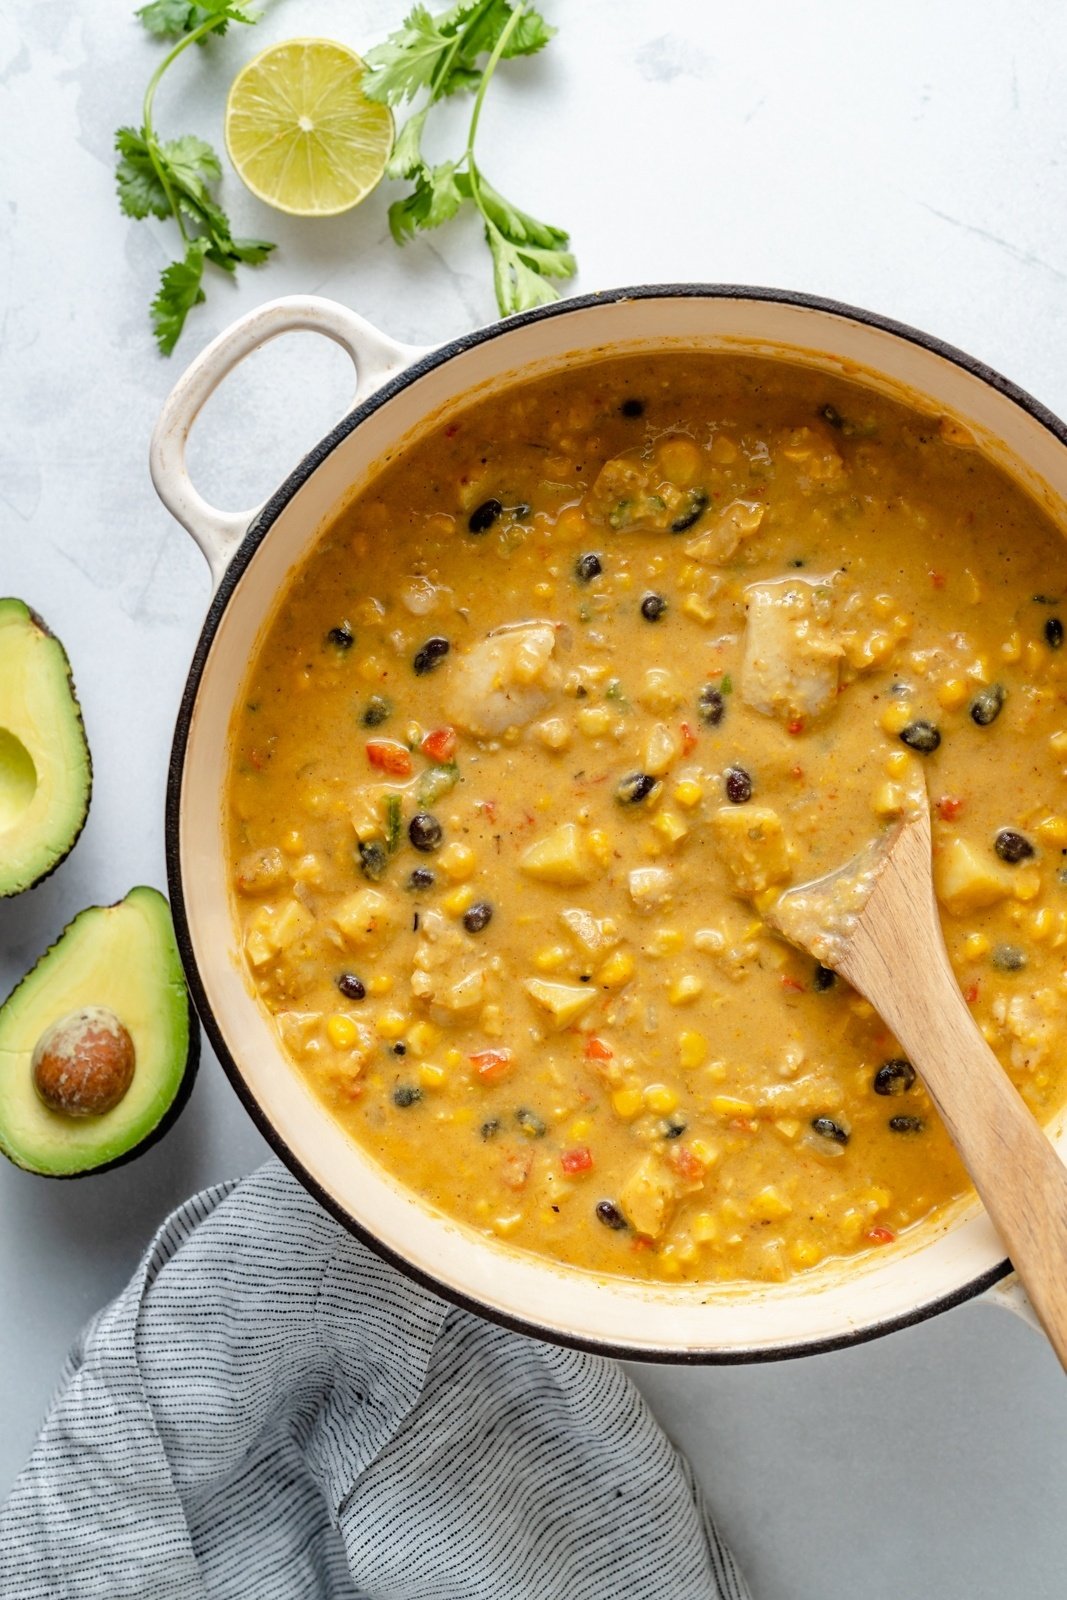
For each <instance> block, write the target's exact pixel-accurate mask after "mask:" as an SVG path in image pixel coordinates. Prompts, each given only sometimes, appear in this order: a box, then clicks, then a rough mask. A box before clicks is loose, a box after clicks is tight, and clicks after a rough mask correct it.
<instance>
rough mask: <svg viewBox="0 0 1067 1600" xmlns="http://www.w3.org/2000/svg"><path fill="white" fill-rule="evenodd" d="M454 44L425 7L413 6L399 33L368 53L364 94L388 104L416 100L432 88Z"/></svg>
mask: <svg viewBox="0 0 1067 1600" xmlns="http://www.w3.org/2000/svg"><path fill="white" fill-rule="evenodd" d="M457 9H458V8H457ZM448 15H449V13H447V12H446V13H445V16H446V17H447V16H448ZM451 44H452V40H451V38H450V37H449V35H448V34H446V33H444V32H442V31H441V28H440V26H439V23H438V19H435V18H434V17H432V16H431V15H430V13H429V12H428V11H427V9H426V7H425V6H421V5H417V6H413V7H412V8H411V10H410V11H409V12H408V14H407V16H406V17H405V18H404V21H403V24H402V25H401V26H400V27H399V28H397V30H396V32H395V33H391V34H390V35H389V37H388V39H386V40H385V41H384V43H383V44H379V45H375V47H374V49H373V50H370V51H368V53H367V56H366V62H367V66H368V67H369V68H370V71H369V72H367V73H366V74H365V75H364V77H363V81H362V84H361V85H360V87H361V88H362V90H363V93H364V94H365V95H367V96H368V98H369V99H371V100H384V101H385V102H386V104H387V105H398V104H399V103H400V102H401V101H402V100H413V99H414V97H415V96H416V95H417V94H418V92H419V90H420V89H428V88H429V87H430V82H431V80H432V78H433V74H434V69H435V67H437V66H438V65H439V63H440V62H441V60H442V58H443V57H444V55H445V53H446V52H447V51H448V49H449V48H450V46H451Z"/></svg>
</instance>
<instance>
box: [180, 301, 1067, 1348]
mask: <svg viewBox="0 0 1067 1600" xmlns="http://www.w3.org/2000/svg"><path fill="white" fill-rule="evenodd" d="M671 299H697V300H699V299H707V300H749V301H754V302H764V303H766V302H770V303H776V304H781V305H790V306H796V307H799V308H800V309H802V310H808V311H818V312H822V313H824V314H826V315H829V316H834V317H838V318H841V319H842V320H847V321H850V322H858V323H862V324H864V325H866V326H867V327H871V328H877V329H879V330H880V331H881V332H884V333H889V334H893V335H895V336H896V337H897V338H898V339H901V340H903V341H905V342H906V343H909V344H914V345H918V346H919V347H920V348H922V349H923V350H926V351H929V352H930V353H931V354H933V355H937V356H940V357H941V358H942V359H944V360H945V361H948V362H950V363H951V364H952V365H954V366H957V367H960V368H962V370H963V371H965V372H967V373H969V374H970V375H971V376H972V377H975V378H978V379H979V380H980V381H981V382H983V383H985V384H987V385H988V386H989V387H990V388H992V389H995V390H996V391H997V392H998V393H999V394H1002V395H1003V396H1005V398H1006V399H1008V400H1011V401H1012V402H1013V403H1014V404H1015V405H1017V406H1018V407H1019V408H1020V409H1021V410H1022V411H1025V412H1026V413H1027V414H1028V415H1029V416H1031V417H1033V418H1034V420H1035V421H1036V422H1038V423H1040V424H1041V426H1042V427H1044V428H1045V429H1047V431H1048V432H1049V433H1051V434H1052V435H1053V437H1054V438H1055V439H1056V440H1057V441H1058V442H1059V443H1060V444H1061V445H1064V446H1065V447H1067V425H1065V424H1064V423H1063V422H1062V421H1061V420H1060V419H1059V418H1058V417H1057V416H1056V415H1055V414H1054V413H1053V412H1052V411H1050V410H1049V409H1048V408H1047V407H1046V406H1043V405H1042V404H1041V402H1040V401H1039V400H1036V399H1035V398H1034V397H1033V396H1032V395H1031V394H1029V393H1027V391H1026V390H1025V389H1022V388H1020V387H1019V385H1018V384H1015V383H1012V382H1011V380H1010V379H1008V378H1005V377H1004V376H1003V375H1002V374H1001V373H999V372H997V371H995V370H994V369H993V368H992V367H989V366H986V365H985V363H984V362H981V361H978V360H976V359H975V358H974V357H973V356H970V355H967V354H966V352H965V351H962V350H960V349H958V348H957V347H956V346H955V345H951V344H948V343H946V342H945V341H944V340H942V339H937V338H934V337H933V336H932V335H930V334H927V333H923V332H921V331H920V330H919V329H917V328H913V327H911V326H909V325H908V324H907V323H903V322H896V321H894V320H893V319H892V318H889V317H883V316H880V315H879V314H877V313H876V312H873V311H866V310H863V309H860V308H858V307H856V306H851V305H847V304H845V303H843V302H841V301H837V300H829V299H825V298H823V297H821V296H819V295H810V294H804V293H801V292H799V291H794V290H788V289H772V288H761V287H753V286H750V285H745V284H712V283H707V284H703V283H667V284H642V285H638V286H635V287H631V288H620V289H612V290H607V291H604V292H602V293H597V294H587V295H576V296H574V297H573V298H570V299H566V300H558V301H555V302H553V303H552V304H550V305H546V306H538V307H536V308H535V309H533V310H531V311H524V312H520V313H519V314H517V315H515V316H511V317H508V318H506V319H504V320H502V321H498V322H493V323H490V324H488V326H486V327H484V328H478V329H476V330H475V331H474V332H472V333H466V334H462V335H461V336H460V337H459V338H456V339H452V340H450V341H449V342H448V343H446V344H443V345H440V346H437V347H435V348H434V349H433V350H431V351H429V352H428V353H427V354H426V355H424V356H421V357H419V358H418V359H417V360H416V361H414V362H413V363H412V364H411V365H410V366H408V367H405V368H404V369H403V370H402V371H401V372H399V373H397V374H396V375H395V376H394V377H392V378H390V379H388V380H387V381H386V382H385V383H384V384H383V385H382V386H381V388H379V389H377V390H376V391H375V392H374V393H373V394H372V395H370V396H369V397H368V398H367V399H366V400H364V401H361V402H360V403H359V404H357V405H356V406H355V407H354V408H353V409H352V410H351V411H350V412H348V413H347V414H346V415H345V416H344V417H343V418H342V419H341V421H340V422H338V423H337V424H336V426H335V427H334V428H333V429H331V431H330V432H329V433H328V434H327V435H326V436H325V437H324V438H323V439H322V440H321V441H320V442H319V443H318V444H317V445H315V446H314V448H313V449H312V450H310V451H309V452H308V454H307V455H306V456H304V458H303V460H301V461H300V462H299V463H298V464H297V466H296V467H295V468H294V469H293V471H292V472H291V473H290V474H289V475H288V477H287V478H286V479H285V480H284V482H283V483H282V484H281V485H280V486H279V487H278V489H277V490H276V491H275V493H274V494H273V495H272V496H271V497H270V499H269V500H268V501H267V502H266V504H265V505H264V506H263V508H262V509H261V510H260V511H259V512H258V513H257V514H256V516H255V517H254V518H253V520H252V522H251V524H250V526H249V528H248V531H247V533H246V534H245V536H244V538H243V540H242V541H241V544H240V545H239V547H238V549H237V551H236V552H235V554H234V556H233V558H232V560H231V561H230V563H229V565H228V566H227V568H226V571H225V572H224V574H223V577H222V580H221V582H220V584H219V586H218V589H217V590H216V592H215V594H214V595H213V597H212V601H211V605H210V607H209V609H208V613H207V616H206V618H205V619H204V624H203V628H202V629H201V633H200V638H199V640H198V641H197V646H196V650H195V652H194V655H193V659H192V664H191V666H190V669H189V676H188V678H187V680H186V684H185V689H184V691H183V693H182V699H181V704H180V707H179V710H178V715H177V720H176V724H175V730H174V739H173V743H172V746H171V755H170V763H169V769H168V777H167V802H166V820H165V845H166V858H167V880H168V884H169V888H170V899H171V907H172V911H173V914H174V927H175V933H176V936H177V941H178V949H179V951H180V954H181V958H182V963H183V965H184V967H185V973H186V978H187V981H188V984H189V988H190V992H191V994H192V996H193V1000H194V1002H195V1005H196V1009H197V1011H198V1012H199V1014H200V1019H201V1022H202V1023H203V1025H204V1029H205V1031H206V1032H207V1035H208V1038H209V1039H210V1040H211V1044H212V1046H213V1048H214V1050H215V1054H216V1055H217V1057H218V1059H219V1062H220V1064H221V1066H222V1069H223V1071H224V1072H225V1073H226V1076H227V1077H228V1078H229V1080H230V1083H231V1084H232V1086H233V1088H234V1090H235V1091H236V1093H237V1096H238V1098H239V1099H240V1100H241V1102H242V1104H243V1105H244V1107H245V1109H246V1111H247V1112H248V1114H249V1116H250V1117H251V1118H252V1121H253V1122H254V1123H255V1125H256V1127H257V1128H258V1130H259V1132H260V1133H261V1134H262V1136H263V1138H264V1139H265V1140H266V1142H267V1144H268V1145H269V1146H270V1147H271V1149H272V1150H273V1151H274V1153H275V1154H276V1155H277V1156H278V1157H279V1158H280V1159H281V1160H282V1161H283V1162H284V1163H285V1165H286V1166H287V1167H288V1168H289V1170H290V1171H291V1172H292V1173H293V1175H294V1176H295V1177H296V1178H297V1179H299V1181H300V1183H301V1184H302V1185H303V1186H304V1188H306V1189H307V1190H308V1192H309V1193H310V1194H312V1195H313V1196H314V1198H315V1199H316V1200H317V1201H318V1203H319V1204H320V1205H321V1206H322V1207H323V1208H324V1209H325V1210H326V1211H327V1212H329V1214H330V1215H331V1216H333V1217H334V1218H335V1219H336V1221H338V1222H339V1223H340V1224H341V1225H342V1227H344V1228H345V1229H346V1230H347V1232H349V1233H351V1234H354V1235H355V1236H356V1237H357V1238H358V1239H360V1240H361V1242H362V1243H364V1244H366V1245H367V1246H369V1248H370V1249H372V1250H374V1251H375V1253H376V1254H377V1255H379V1256H381V1257H382V1259H383V1260H385V1261H387V1262H389V1263H390V1265H391V1266H394V1267H396V1268H397V1269H398V1270H399V1271H400V1272H402V1273H404V1274H405V1276H407V1277H409V1278H412V1279H414V1280H415V1281H416V1282H418V1283H420V1284H422V1285H423V1287H425V1288H427V1289H429V1290H431V1291H432V1292H433V1293H434V1294H436V1295H439V1296H440V1297H441V1298H443V1299H445V1300H448V1301H450V1302H451V1303H452V1304H453V1305H456V1306H460V1307H462V1308H463V1309H464V1310H467V1311H471V1312H473V1313H475V1314H476V1315H477V1316H481V1317H484V1318H487V1319H488V1320H490V1321H492V1322H494V1323H497V1324H498V1325H500V1326H502V1327H506V1328H510V1329H511V1330H513V1331H514V1332H516V1333H520V1334H525V1335H527V1336H530V1337H533V1338H536V1339H542V1340H545V1341H547V1342H548V1343H551V1344H558V1345H563V1346H566V1347H569V1348H572V1349H580V1350H588V1351H591V1352H592V1353H594V1354H597V1355H603V1356H610V1357H614V1358H616V1359H618V1360H626V1361H647V1362H658V1363H663V1364H670V1365H679V1366H700V1365H709V1366H739V1365H744V1364H748V1363H755V1362H765V1361H782V1360H791V1359H796V1358H799V1357H801V1356H810V1355H824V1354H828V1353H830V1352H831V1351H834V1350H842V1349H845V1348H847V1347H849V1346H851V1345H857V1344H865V1343H867V1342H869V1341H870V1340H872V1339H878V1338H883V1337H884V1336H885V1335H886V1334H890V1333H895V1332H897V1331H898V1330H899V1329H902V1328H908V1327H914V1326H916V1325H917V1324H918V1323H921V1322H925V1321H926V1320H927V1319H928V1318H930V1317H934V1316H938V1315H940V1313H941V1312H944V1311H949V1310H951V1309H952V1308H953V1307H954V1306H959V1305H963V1304H964V1303H965V1302H966V1301H968V1300H971V1299H974V1298H975V1297H976V1296H978V1295H981V1294H984V1293H985V1291H986V1290H987V1289H990V1288H991V1287H992V1286H993V1285H994V1284H995V1283H997V1282H999V1281H1000V1280H1001V1279H1003V1278H1005V1277H1006V1276H1007V1275H1008V1274H1009V1273H1010V1272H1011V1271H1012V1264H1011V1262H1010V1261H1008V1260H1003V1261H1000V1262H998V1263H997V1264H996V1265H994V1266H993V1267H990V1268H989V1269H988V1270H987V1271H985V1272H983V1273H980V1274H979V1275H978V1276H977V1277H975V1278H972V1279H970V1280H969V1281H968V1282H967V1283H965V1284H962V1285H961V1286H960V1287H959V1288H957V1289H953V1290H951V1291H950V1292H948V1293H946V1294H943V1295H939V1296H937V1297H936V1298H934V1299H933V1300H927V1301H923V1302H922V1303H921V1304H919V1305H916V1306H914V1307H913V1308H912V1309H911V1310H909V1311H906V1312H902V1313H900V1314H899V1315H897V1316H893V1317H886V1318H883V1319H881V1320H880V1321H877V1322H874V1323H867V1324H864V1325H863V1326H862V1327H857V1328H848V1329H842V1331H841V1332H840V1333H835V1334H832V1335H829V1336H827V1337H824V1338H818V1339H803V1340H797V1341H790V1342H789V1343H788V1344H781V1345H766V1346H763V1345H760V1346H740V1347H731V1348H728V1349H702V1350H673V1349H663V1348H655V1347H650V1346H642V1347H640V1348H629V1347H627V1346H624V1345H617V1344H613V1343H612V1342H611V1341H610V1340H608V1339H603V1340H600V1339H587V1338H582V1337H578V1336H577V1335H568V1334H566V1333H563V1332H561V1331H560V1330H559V1329H557V1328H554V1327H545V1326H543V1325H541V1324H539V1323H537V1322H535V1321H532V1320H529V1319H526V1318H520V1317H516V1316H511V1315H509V1314H507V1313H506V1312H503V1311H500V1310H499V1309H498V1308H497V1307H495V1306H490V1305H486V1304H484V1303H483V1302H482V1301H480V1300H478V1299H477V1298H475V1297H474V1296H470V1295H467V1294H464V1293H463V1292H462V1291H461V1290H458V1289H456V1288H455V1287H454V1286H453V1285H451V1284H449V1283H448V1282H445V1281H443V1280H442V1279H439V1278H436V1277H434V1276H433V1275H432V1274H430V1273H426V1272H423V1271H422V1270H421V1269H420V1268H417V1267H415V1266H413V1265H412V1264H411V1262H409V1261H408V1260H407V1259H406V1258H405V1257H404V1256H402V1255H400V1254H399V1253H398V1252H396V1251H394V1250H392V1249H391V1248H390V1247H389V1246H388V1245H386V1244H384V1243H383V1242H382V1241H381V1240H380V1239H378V1238H377V1237H376V1236H375V1235H374V1233H373V1232H372V1231H371V1230H370V1229H368V1228H367V1227H366V1225H365V1224H363V1223H361V1222H359V1221H357V1220H356V1218H354V1217H352V1216H351V1215H350V1214H349V1213H348V1212H347V1211H346V1210H345V1208H344V1207H343V1206H342V1205H340V1204H339V1203H338V1202H337V1201H335V1200H334V1199H333V1197H332V1196H331V1195H330V1194H328V1193H327V1191H326V1190H325V1189H324V1188H323V1187H322V1185H321V1184H320V1183H319V1182H318V1180H317V1179H316V1178H315V1177H314V1175H313V1174H312V1173H311V1172H309V1171H308V1170H307V1168H306V1167H305V1166H304V1165H303V1163H302V1162H301V1161H300V1160H299V1159H298V1158H297V1156H296V1155H295V1154H294V1152H293V1151H292V1150H291V1149H290V1148H289V1146H288V1144H287V1143H286V1141H285V1139H284V1138H283V1137H282V1135H281V1134H280V1133H279V1132H278V1130H277V1129H276V1128H275V1127H274V1125H273V1124H272V1123H271V1122H270V1120H269V1118H268V1117H267V1115H266V1114H265V1112H264V1111H263V1110H262V1108H261V1107H260V1105H259V1104H258V1102H257V1101H256V1099H255V1098H254V1096H253V1095H252V1093H251V1091H250V1090H249V1088H248V1086H247V1084H246V1083H245V1080H244V1077H243V1076H242V1073H241V1070H240V1067H239V1066H238V1064H237V1061H236V1060H235V1059H234V1057H233V1055H232V1054H231V1052H230V1050H229V1047H228V1045H227V1043H226V1040H225V1038H224V1036H223V1033H222V1029H221V1027H220V1026H219V1023H218V1021H217V1019H216V1017H215V1015H214V1013H213V1010H212V1008H211V1005H210V1002H209V1000H208V997H207V993H206V990H205V988H204V985H203V982H202V980H201V977H200V973H199V969H198V965H197V959H196V954H195V951H194V948H193V941H192V935H191V932H190V927H189V920H188V914H187V911H186V905H185V895H184V891H183V886H182V874H181V853H180V846H179V838H180V828H179V818H180V809H181V788H182V775H183V771H184V767H185V756H186V749H187V745H188V739H189V729H190V725H191V721H192V714H193V708H194V705H195V702H196V697H197V695H198V693H199V689H200V684H201V680H202V678H203V675H204V670H205V667H206V664H207V659H208V656H209V654H210V651H211V646H212V643H213V641H214V638H215V635H216V633H217V632H218V628H219V624H220V622H221V620H222V616H223V614H224V612H225V610H226V607H227V605H228V604H229V601H230V598H231V596H232V595H233V593H234V591H235V590H236V588H237V585H238V583H239V582H240V579H241V577H242V575H243V573H244V571H245V569H246V568H247V567H248V565H249V563H250V562H251V560H252V558H253V556H254V555H255V553H256V551H257V550H258V549H259V546H260V545H261V544H262V542H263V540H264V539H265V538H266V537H267V534H268V533H269V532H270V530H271V528H272V526H273V525H274V523H275V522H276V521H277V519H278V517H279V516H280V515H281V513H282V511H284V509H285V507H286V506H287V505H288V504H289V502H290V501H291V500H292V499H293V497H294V495H295V494H296V493H297V492H298V491H299V490H300V489H301V488H302V487H303V485H304V484H305V483H306V482H307V481H308V479H309V478H310V477H311V476H312V474H313V473H314V472H315V471H317V469H318V468H319V467H320V466H321V465H322V463H323V462H324V461H325V460H326V458H327V456H329V455H331V454H332V452H333V451H334V450H336V449H337V448H338V446H339V445H341V444H342V443H343V442H344V441H345V440H346V439H347V438H348V436H349V434H350V433H352V432H353V430H354V429H355V428H357V427H358V426H359V424H360V423H361V422H363V421H364V420H365V419H366V418H367V417H369V416H370V415H371V414H372V413H373V412H375V411H377V410H378V409H379V407H381V406H383V405H385V404H387V403H388V402H389V401H390V400H392V399H393V397H394V396H395V395H397V394H399V393H401V391H402V390H404V389H406V388H408V387H409V386H410V385H411V384H412V383H414V382H416V381H417V380H418V379H419V378H421V377H423V376H424V375H425V374H426V373H428V372H431V371H433V370H434V369H435V368H436V367H439V366H443V365H444V363H445V362H447V361H450V360H452V358H453V357H454V356H457V355H461V354H462V353H463V352H464V351H466V350H470V349H473V348H475V347H476V346H477V345H481V344H485V343H487V342H488V341H489V340H491V339H497V338H500V337H502V336H506V335H507V334H509V333H511V332H512V331H513V330H515V329H518V328H522V327H525V326H527V325H528V324H530V323H533V322H540V321H543V320H546V319H548V318H552V317H560V316H567V315H569V314H571V313H572V312H575V311H587V310H592V309H594V308H596V307H600V306H610V305H616V304H618V303H620V302H624V301H628V300H671Z"/></svg>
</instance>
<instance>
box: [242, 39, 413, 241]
mask: <svg viewBox="0 0 1067 1600" xmlns="http://www.w3.org/2000/svg"><path fill="white" fill-rule="evenodd" d="M365 71H366V68H365V66H364V63H363V61H362V60H361V59H360V57H359V56H357V55H356V52H355V51H354V50H349V48H348V46H347V45H343V44H337V43H336V42H335V41H334V40H333V39H288V40H286V42H285V43H284V44H272V45H268V46H267V48H266V50H263V51H261V52H260V54H259V55H258V56H256V57H255V59H254V60H252V61H250V62H249V63H248V65H247V66H246V67H244V68H242V70H241V71H240V72H239V73H238V74H237V77H236V78H235V79H234V81H233V84H232V86H231V88H230V93H229V98H228V99H227V101H226V148H227V150H228V151H229V153H230V160H231V161H232V162H233V164H234V167H235V169H236V171H237V175H238V177H239V178H240V179H241V180H242V182H243V183H245V184H246V185H247V186H248V188H249V189H251V191H252V193H253V194H254V195H257V196H258V198H259V199H260V200H265V201H266V202H267V204H268V205H270V206H274V207H275V209H276V210H278V211H287V212H288V213H289V215H290V216H294V217H334V216H336V215H337V214H338V212H341V211H347V210H348V209H349V208H350V207H351V206H355V205H358V204H359V202H360V201H361V200H362V199H364V198H365V196H366V195H368V194H369V193H370V192H371V190H372V189H373V188H374V187H375V185H376V184H377V183H378V181H379V179H380V178H381V176H382V173H383V172H384V171H385V163H386V161H387V160H388V159H389V152H390V150H391V149H392V148H393V114H392V112H391V111H390V110H389V107H388V106H383V105H379V104H378V102H377V101H374V100H368V99H367V98H366V96H365V95H364V94H363V93H362V91H361V89H360V83H361V81H362V78H363V74H364V72H365Z"/></svg>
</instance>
